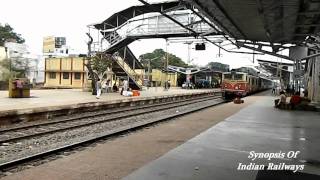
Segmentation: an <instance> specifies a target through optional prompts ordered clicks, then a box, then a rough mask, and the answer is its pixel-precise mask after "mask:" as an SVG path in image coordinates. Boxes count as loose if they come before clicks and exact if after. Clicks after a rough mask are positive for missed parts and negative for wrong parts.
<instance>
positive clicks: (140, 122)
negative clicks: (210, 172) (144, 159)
mask: <svg viewBox="0 0 320 180" xmlns="http://www.w3.org/2000/svg"><path fill="white" fill-rule="evenodd" d="M224 102H225V101H224V100H223V99H222V98H221V97H220V96H206V97H202V98H197V99H187V100H181V101H175V102H166V103H158V104H153V105H143V106H137V107H126V108H123V109H114V110H109V111H102V112H95V113H89V114H87V115H84V116H77V117H69V118H64V119H59V120H54V121H49V122H42V123H35V124H30V125H24V126H20V127H14V128H6V129H0V134H1V135H0V144H1V146H0V153H1V156H0V170H3V169H8V168H10V167H14V166H18V165H20V164H22V163H25V162H28V161H31V160H34V159H37V158H42V157H44V156H48V155H51V154H55V153H57V152H61V151H65V150H68V149H70V148H74V147H78V146H82V145H84V144H88V143H92V142H95V141H97V140H100V139H104V138H106V137H109V136H112V135H115V134H119V133H123V132H127V131H129V130H134V129H137V128H141V127H144V126H148V125H150V124H154V123H157V122H160V121H164V120H168V119H172V118H175V117H178V116H182V115H184V114H187V113H191V112H195V111H198V110H201V109H204V108H207V107H211V106H215V105H218V104H221V103H224Z"/></svg>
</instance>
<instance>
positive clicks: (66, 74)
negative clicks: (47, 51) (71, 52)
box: [44, 57, 87, 88]
mask: <svg viewBox="0 0 320 180" xmlns="http://www.w3.org/2000/svg"><path fill="white" fill-rule="evenodd" d="M85 61H86V60H85V58H83V57H61V58H56V57H53V58H46V59H45V84H44V87H46V88H83V87H84V85H85V81H86V79H87V72H86V70H85V66H84V63H85Z"/></svg>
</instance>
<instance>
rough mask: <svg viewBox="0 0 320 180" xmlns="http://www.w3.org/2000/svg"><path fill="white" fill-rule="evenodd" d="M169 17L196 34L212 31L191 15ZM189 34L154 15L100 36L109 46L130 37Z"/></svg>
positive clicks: (180, 14)
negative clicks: (102, 36)
mask: <svg viewBox="0 0 320 180" xmlns="http://www.w3.org/2000/svg"><path fill="white" fill-rule="evenodd" d="M171 16H172V17H173V18H175V19H176V20H178V21H179V22H180V23H181V24H183V25H185V26H187V27H189V28H190V29H192V30H194V31H195V32H197V33H198V34H203V33H206V32H212V31H214V29H213V28H212V27H210V26H209V25H208V24H206V23H204V22H202V21H199V20H198V19H196V18H194V17H193V16H194V15H193V14H192V13H189V12H188V13H179V14H173V15H171ZM189 33H190V34H191V32H190V31H189V30H187V29H185V28H183V27H181V26H180V25H178V24H176V23H174V22H172V21H171V20H169V19H168V18H166V17H164V16H163V15H154V16H150V17H146V18H143V19H140V20H136V19H135V20H128V21H127V22H126V23H124V24H123V25H121V26H119V27H117V28H114V29H108V30H105V31H102V34H104V35H105V36H104V37H105V39H106V40H107V41H108V42H109V43H110V46H112V45H114V44H117V43H118V42H120V41H122V40H123V39H126V38H128V37H130V36H134V37H139V36H155V37H156V36H159V35H166V34H172V35H177V34H189Z"/></svg>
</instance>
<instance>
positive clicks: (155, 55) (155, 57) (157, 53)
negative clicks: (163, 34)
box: [139, 49, 188, 69]
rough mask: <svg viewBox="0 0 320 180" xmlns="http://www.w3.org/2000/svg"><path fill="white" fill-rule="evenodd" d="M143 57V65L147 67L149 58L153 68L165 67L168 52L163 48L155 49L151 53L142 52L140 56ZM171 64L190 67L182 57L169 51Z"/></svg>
mask: <svg viewBox="0 0 320 180" xmlns="http://www.w3.org/2000/svg"><path fill="white" fill-rule="evenodd" d="M139 58H140V59H141V63H142V65H143V66H144V67H145V68H146V69H147V68H148V63H149V60H151V62H150V66H151V69H163V68H164V67H165V66H164V63H165V58H166V52H165V51H164V50H163V49H155V50H154V51H153V52H151V53H146V54H142V55H140V56H139ZM168 59H169V65H172V66H179V67H188V64H186V63H185V62H183V61H182V59H181V58H179V57H177V56H175V55H174V54H171V53H168Z"/></svg>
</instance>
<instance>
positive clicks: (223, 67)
mask: <svg viewBox="0 0 320 180" xmlns="http://www.w3.org/2000/svg"><path fill="white" fill-rule="evenodd" d="M208 66H209V68H210V69H211V70H212V71H220V72H228V71H229V70H230V66H229V65H228V64H223V63H219V62H210V63H209V64H208Z"/></svg>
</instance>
